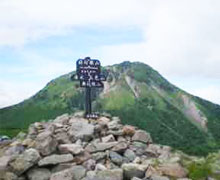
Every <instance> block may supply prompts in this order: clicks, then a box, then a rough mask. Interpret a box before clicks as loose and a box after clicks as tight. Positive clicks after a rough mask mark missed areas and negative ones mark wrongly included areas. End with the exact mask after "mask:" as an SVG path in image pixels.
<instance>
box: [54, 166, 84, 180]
mask: <svg viewBox="0 0 220 180" xmlns="http://www.w3.org/2000/svg"><path fill="white" fill-rule="evenodd" d="M85 175H86V170H85V168H84V167H83V166H74V167H72V168H70V169H66V170H64V171H60V172H57V173H54V174H52V175H51V178H50V180H81V179H82V178H83V177H85Z"/></svg>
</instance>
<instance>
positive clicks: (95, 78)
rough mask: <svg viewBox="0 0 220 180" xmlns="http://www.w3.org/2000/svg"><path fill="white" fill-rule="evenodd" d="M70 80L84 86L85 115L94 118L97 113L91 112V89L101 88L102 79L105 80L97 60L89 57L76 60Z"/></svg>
mask: <svg viewBox="0 0 220 180" xmlns="http://www.w3.org/2000/svg"><path fill="white" fill-rule="evenodd" d="M71 80H72V81H80V87H85V88H86V90H85V91H86V99H85V117H86V118H93V119H96V118H97V117H98V114H97V113H92V104H91V103H92V100H91V91H92V88H94V87H95V88H103V87H104V85H103V83H102V81H106V76H105V75H103V74H101V63H100V61H99V60H96V59H90V57H86V58H85V59H79V60H77V62H76V74H73V75H72V76H71Z"/></svg>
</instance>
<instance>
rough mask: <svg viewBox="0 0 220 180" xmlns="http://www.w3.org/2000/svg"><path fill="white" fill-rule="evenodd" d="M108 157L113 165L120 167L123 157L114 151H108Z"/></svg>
mask: <svg viewBox="0 0 220 180" xmlns="http://www.w3.org/2000/svg"><path fill="white" fill-rule="evenodd" d="M109 157H110V159H111V161H112V162H113V163H115V164H116V165H118V166H121V164H122V162H123V157H122V156H121V155H120V154H118V153H116V152H114V151H110V153H109Z"/></svg>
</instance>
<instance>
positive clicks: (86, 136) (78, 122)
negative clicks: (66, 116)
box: [69, 118, 94, 141]
mask: <svg viewBox="0 0 220 180" xmlns="http://www.w3.org/2000/svg"><path fill="white" fill-rule="evenodd" d="M70 122H71V128H70V130H69V135H70V136H71V137H72V139H73V141H74V140H77V139H82V140H85V141H89V140H90V139H91V138H92V137H93V135H94V125H92V124H89V123H88V121H87V120H85V119H82V118H76V119H71V120H70Z"/></svg>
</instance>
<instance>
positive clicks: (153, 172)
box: [145, 165, 162, 178]
mask: <svg viewBox="0 0 220 180" xmlns="http://www.w3.org/2000/svg"><path fill="white" fill-rule="evenodd" d="M153 175H162V173H161V172H159V171H157V170H156V169H155V168H154V167H153V166H152V165H149V166H148V168H147V171H146V173H145V177H147V178H150V177H152V176H153Z"/></svg>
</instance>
